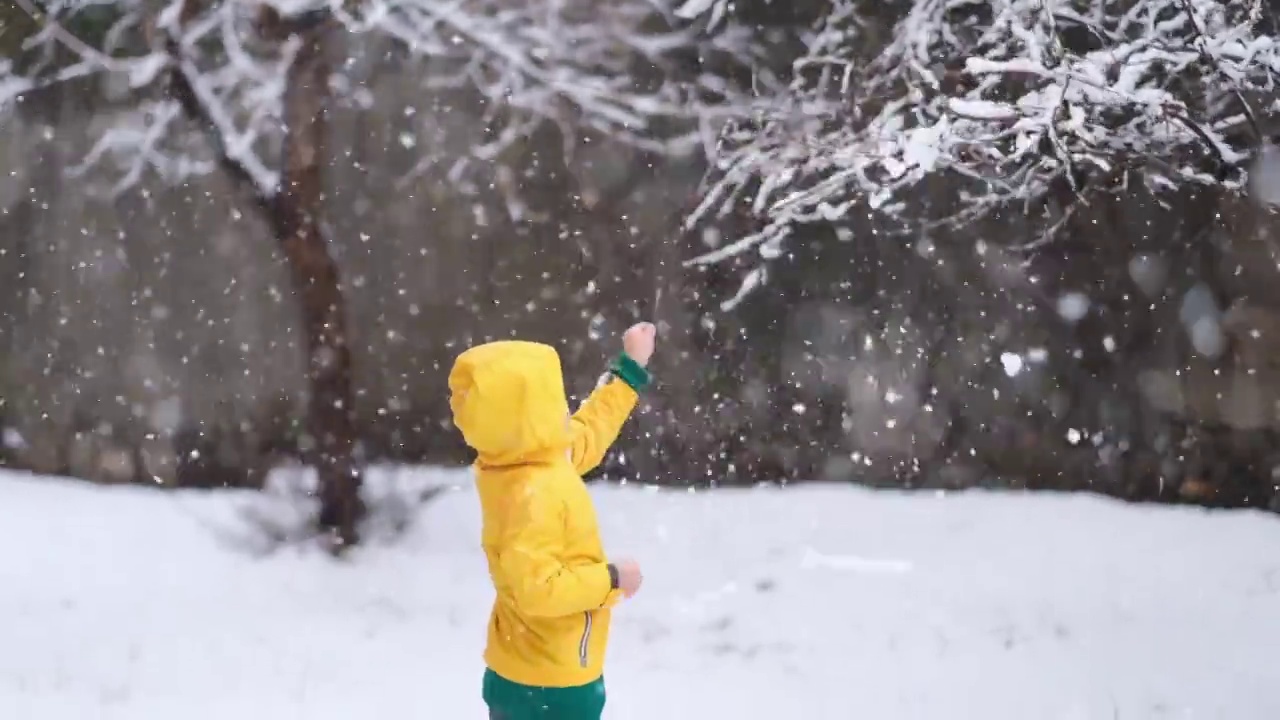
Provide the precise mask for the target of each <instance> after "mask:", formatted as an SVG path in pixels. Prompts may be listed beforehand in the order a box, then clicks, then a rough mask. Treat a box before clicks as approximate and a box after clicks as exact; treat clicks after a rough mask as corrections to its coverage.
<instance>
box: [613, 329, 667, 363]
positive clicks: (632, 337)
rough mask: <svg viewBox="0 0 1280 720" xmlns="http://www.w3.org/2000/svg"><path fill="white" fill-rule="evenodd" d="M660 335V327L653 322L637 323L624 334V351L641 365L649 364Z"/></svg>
mask: <svg viewBox="0 0 1280 720" xmlns="http://www.w3.org/2000/svg"><path fill="white" fill-rule="evenodd" d="M657 336H658V329H657V328H656V327H654V326H653V323H647V322H642V323H636V324H635V325H632V326H631V327H629V328H627V331H626V332H625V333H623V334H622V351H623V352H625V353H626V354H627V356H628V357H630V358H631V359H632V360H635V361H636V363H637V364H639V365H640V366H641V367H646V366H648V365H649V358H651V357H653V345H654V341H655V340H656V338H657Z"/></svg>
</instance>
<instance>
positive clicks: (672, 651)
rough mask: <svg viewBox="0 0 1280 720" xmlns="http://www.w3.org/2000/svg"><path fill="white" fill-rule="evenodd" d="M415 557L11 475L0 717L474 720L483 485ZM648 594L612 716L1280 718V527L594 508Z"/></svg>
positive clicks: (731, 497) (634, 505)
mask: <svg viewBox="0 0 1280 720" xmlns="http://www.w3.org/2000/svg"><path fill="white" fill-rule="evenodd" d="M422 483H428V484H429V483H447V484H452V485H457V488H456V489H454V490H451V491H449V492H447V493H445V494H444V495H443V496H441V497H439V498H438V499H437V500H435V501H434V502H432V503H430V504H428V505H427V506H425V507H424V508H422V509H421V510H419V511H417V512H416V514H415V516H414V517H415V520H416V522H415V523H414V525H413V526H412V527H411V528H410V529H409V530H408V531H407V533H406V534H405V536H404V537H403V538H402V539H401V540H399V542H398V543H396V544H391V543H380V542H377V541H376V540H375V542H374V544H373V545H372V546H371V547H368V548H367V549H364V550H362V551H360V552H359V553H356V554H355V556H354V557H353V558H352V560H351V561H350V562H345V563H335V562H333V561H331V560H328V559H327V558H325V557H324V556H323V555H321V554H320V553H318V552H316V551H314V550H304V549H301V548H298V547H291V548H286V549H283V550H281V551H279V552H276V553H273V554H269V555H256V556H255V555H254V554H253V553H251V552H249V547H248V546H247V545H246V544H245V543H244V542H243V538H244V537H246V536H247V533H249V531H248V530H247V529H246V528H247V527H248V526H247V525H246V523H245V521H244V520H243V515H242V512H241V510H240V508H241V507H242V506H245V505H251V504H252V505H261V504H262V503H264V502H266V499H265V498H262V497H261V496H253V495H247V494H230V493H222V494H205V493H196V492H191V493H171V494H162V493H156V492H149V491H145V490H139V489H105V488H97V487H91V486H87V485H82V484H77V483H71V482H66V481H60V480H53V479H40V478H29V477H25V476H20V475H0V718H14V719H15V720H18V719H21V720H70V719H74V720H116V719H126V718H127V719H128V720H172V719H173V718H182V719H183V720H201V719H204V718H209V719H210V720H212V719H217V720H226V719H228V718H244V719H248V720H258V719H261V720H286V719H290V720H291V719H294V718H297V719H299V720H301V719H302V718H306V719H307V720H338V719H342V720H349V719H350V718H430V719H431V720H437V719H438V720H468V719H471V718H477V719H478V718H482V717H483V711H482V706H481V703H480V699H479V682H480V673H481V665H480V652H481V645H482V639H483V633H484V626H485V618H486V614H487V611H488V606H489V602H490V590H489V587H488V585H487V577H486V574H485V568H484V563H483V561H482V557H481V554H480V552H479V549H478V547H477V543H478V511H477V507H476V499H475V496H474V494H473V492H472V491H471V489H470V488H469V487H468V485H467V481H466V476H465V475H463V474H460V473H456V472H451V473H446V472H442V471H425V470H418V471H405V472H400V473H384V474H383V475H382V476H381V477H380V478H379V479H378V487H381V488H384V489H385V488H387V487H393V486H399V487H402V488H408V487H412V486H415V485H421V484H422ZM595 495H596V498H597V500H598V503H599V508H600V515H601V522H602V525H603V527H604V529H605V535H606V538H605V539H606V544H607V546H608V547H610V548H611V549H612V551H613V552H614V553H616V554H633V555H635V556H636V557H638V558H640V559H642V561H643V563H644V565H645V568H646V570H647V580H646V582H647V584H646V586H645V588H644V590H643V593H642V594H641V595H640V596H638V597H637V598H636V599H635V600H633V601H631V602H630V603H629V604H627V605H625V606H623V607H622V608H621V609H620V610H619V612H618V613H617V615H616V620H615V632H614V635H613V644H612V647H611V648H610V656H609V669H608V687H609V697H610V701H609V706H608V709H607V711H606V717H607V718H610V719H612V720H653V719H654V718H666V719H668V720H685V719H688V720H707V719H717V718H724V719H725V720H755V719H757V718H759V719H766V718H767V719H769V720H776V719H778V718H805V720H822V719H826V718H830V719H832V720H856V719H861V718H869V719H870V718H874V719H877V720H890V719H891V720H907V719H916V718H919V719H921V720H926V719H927V720H963V719H967V718H973V719H974V720H1093V719H1096V720H1138V719H1139V718H1197V719H1207V718H1223V719H1229V720H1274V719H1275V718H1280V691H1277V688H1280V519H1278V518H1276V517H1274V516H1267V515H1262V514H1257V513H1246V512H1203V511H1198V510H1194V509H1187V508H1156V507H1132V506H1125V505H1122V504H1119V503H1116V502H1112V501H1108V500H1104V499H1099V498H1095V497H1087V496H1052V495H1039V496H1027V495H1003V494H991V493H984V492H971V493H960V494H949V495H945V496H944V495H936V494H932V493H929V494H924V493H921V494H904V493H884V492H882V493H873V492H870V491H866V490H859V489H854V488H849V487H830V486H827V487H798V488H790V489H785V490H778V489H754V490H742V491H718V492H714V493H696V494H694V493H686V492H678V491H665V492H651V491H648V490H645V489H641V488H627V487H597V488H596V489H595Z"/></svg>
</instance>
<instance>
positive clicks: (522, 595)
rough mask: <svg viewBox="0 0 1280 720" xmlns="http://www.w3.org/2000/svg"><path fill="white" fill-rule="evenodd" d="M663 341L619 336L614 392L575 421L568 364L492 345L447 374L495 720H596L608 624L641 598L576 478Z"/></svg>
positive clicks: (647, 335)
mask: <svg viewBox="0 0 1280 720" xmlns="http://www.w3.org/2000/svg"><path fill="white" fill-rule="evenodd" d="M654 336H655V330H654V327H653V325H651V324H649V323H641V324H639V325H636V326H634V327H632V328H631V329H629V330H627V332H626V333H625V334H624V335H623V336H622V346H623V353H622V354H621V355H620V356H619V357H618V359H617V360H616V361H615V362H614V363H613V365H612V367H611V374H612V378H611V379H609V380H608V381H607V382H605V383H604V384H602V385H601V386H599V387H598V388H596V390H595V392H593V393H592V394H591V397H589V398H587V401H586V402H584V403H583V404H582V407H581V408H579V410H578V412H576V413H574V414H573V415H570V414H569V404H568V401H567V400H566V398H565V391H564V378H563V376H562V375H561V371H560V358H559V356H558V355H557V354H556V351H555V350H554V349H553V348H551V347H549V346H547V345H541V344H538V343H530V342H518V341H507V342H493V343H487V344H485V345H479V346H477V347H474V348H471V349H470V350H467V351H466V352H464V353H463V354H462V355H460V356H459V357H458V359H457V360H456V361H455V362H454V365H453V370H452V372H450V373H449V393H450V398H449V404H450V407H451V409H452V411H453V421H454V424H455V425H457V426H458V429H460V430H461V431H462V435H463V437H464V438H465V439H466V441H467V444H468V445H470V446H471V448H472V449H473V450H475V451H476V453H477V454H478V458H477V460H476V464H475V467H476V484H477V486H478V488H479V493H480V507H481V512H482V514H483V518H484V520H483V525H484V527H483V530H482V535H483V545H484V552H485V556H486V557H487V558H488V562H489V575H490V577H491V578H492V580H493V587H494V589H495V590H496V591H497V599H496V600H495V601H494V605H493V611H492V613H491V614H490V616H489V638H488V644H487V647H486V649H485V654H484V658H485V664H486V666H487V669H486V671H485V676H484V701H485V704H486V705H488V706H489V717H490V720H534V719H535V718H537V719H541V720H599V718H600V716H601V714H602V712H603V711H604V703H605V692H604V653H605V645H606V644H607V643H608V638H609V615H610V608H612V607H613V606H614V605H615V604H617V602H618V601H619V600H620V599H621V598H624V597H626V598H629V597H631V596H632V595H634V594H635V593H636V591H637V590H639V589H640V583H641V580H642V577H641V574H640V567H639V565H637V564H636V563H635V562H633V561H625V560H624V561H619V562H617V563H610V562H608V561H607V560H606V559H605V554H604V548H603V547H601V543H600V529H599V527H598V525H597V524H596V513H595V508H594V507H593V506H592V503H591V496H590V494H589V493H588V492H587V487H586V485H584V484H583V482H582V478H581V476H582V474H583V473H586V472H588V471H590V470H591V469H592V468H594V467H595V466H596V465H598V464H599V463H600V461H601V459H603V458H604V453H605V451H606V450H608V448H609V446H610V445H611V444H613V441H614V440H616V439H617V437H618V432H619V431H620V430H621V429H622V424H623V423H624V422H625V421H626V419H627V416H628V415H630V414H631V410H632V409H633V408H635V406H636V401H637V400H638V398H639V396H638V392H639V391H641V390H643V389H644V388H645V386H646V385H648V383H649V373H648V371H647V370H646V369H645V368H646V366H647V365H648V363H649V358H650V356H652V355H653V348H654V339H655V338H654Z"/></svg>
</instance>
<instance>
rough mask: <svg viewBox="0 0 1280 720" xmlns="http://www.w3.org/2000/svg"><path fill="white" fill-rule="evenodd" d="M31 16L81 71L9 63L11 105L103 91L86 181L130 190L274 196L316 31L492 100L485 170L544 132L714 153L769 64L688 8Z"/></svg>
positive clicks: (436, 1)
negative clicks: (82, 83)
mask: <svg viewBox="0 0 1280 720" xmlns="http://www.w3.org/2000/svg"><path fill="white" fill-rule="evenodd" d="M17 1H18V2H19V3H21V4H23V6H24V7H25V8H26V9H27V10H28V12H29V13H30V14H31V15H32V16H33V18H35V19H36V21H37V23H38V24H39V25H40V27H41V28H42V30H41V31H40V32H39V34H38V35H37V36H36V37H35V38H34V39H33V40H32V41H31V42H30V43H28V48H27V52H29V53H30V54H32V55H35V54H37V53H41V52H44V53H46V54H49V55H50V56H53V55H57V54H58V53H50V52H49V51H50V50H51V49H53V48H55V47H56V48H57V49H58V50H59V53H61V54H62V55H66V54H67V53H66V51H70V54H71V55H72V56H73V57H74V59H73V60H72V61H71V62H70V65H68V66H67V67H56V68H50V67H45V68H44V69H43V70H42V71H41V72H40V73H35V74H30V73H29V74H27V75H25V76H21V75H18V74H17V73H15V72H14V71H12V69H11V67H10V66H9V65H8V64H6V65H3V66H0V108H3V107H4V105H5V104H6V102H13V101H14V100H16V99H18V98H19V97H20V95H21V93H24V92H27V91H30V90H31V89H32V88H35V87H42V86H46V85H49V84H52V83H54V82H59V81H63V80H69V79H85V78H87V79H89V80H91V81H93V82H96V83H97V87H98V88H99V89H101V90H102V91H103V92H104V94H105V95H108V96H112V97H113V99H114V100H117V102H115V104H114V105H113V106H112V107H111V108H110V110H109V111H108V112H109V113H110V116H111V118H112V120H111V122H110V123H109V124H108V125H109V126H108V127H107V128H106V129H105V130H104V131H103V132H101V133H100V134H99V135H98V136H97V137H96V143H95V145H94V147H93V149H92V151H91V152H90V153H89V154H88V157H87V158H86V159H85V162H84V163H83V164H82V166H81V168H80V169H81V170H82V171H87V170H89V169H91V168H95V167H101V166H103V165H110V166H112V167H113V168H114V169H115V170H116V172H118V173H119V175H120V179H119V182H117V183H116V186H115V189H116V191H117V192H121V191H124V190H127V189H129V188H131V187H133V186H134V185H135V184H136V183H137V182H138V181H139V180H140V179H141V178H143V177H144V176H145V175H147V174H154V175H157V176H159V177H161V178H162V179H164V180H167V181H170V182H181V181H183V180H185V179H186V178H188V177H189V176H191V175H198V174H202V173H206V172H209V171H210V170H212V169H213V168H216V167H221V168H223V169H224V170H228V171H230V172H232V174H233V175H235V176H237V177H239V178H240V179H243V180H247V181H248V182H249V183H250V184H251V186H252V187H253V188H254V189H255V191H256V192H257V194H258V195H259V197H261V198H267V197H270V196H271V195H272V194H273V193H274V192H275V191H276V185H277V183H278V168H277V167H276V165H277V164H278V154H279V152H278V148H279V145H280V142H281V139H282V134H283V131H284V128H283V123H282V120H281V116H282V104H283V99H284V94H285V84H286V77H287V70H288V68H289V66H290V63H291V62H292V61H293V58H294V55H295V53H296V51H297V48H298V43H297V36H298V34H299V30H298V26H299V25H300V24H302V23H304V22H308V21H309V20H310V19H318V20H320V21H323V22H335V21H336V22H340V23H342V24H343V25H345V27H346V29H347V30H348V31H350V32H351V33H353V34H378V35H383V36H389V37H391V38H394V39H395V40H396V41H397V42H398V43H399V44H401V45H402V46H403V47H405V48H406V49H408V50H409V51H410V52H411V53H413V54H415V55H417V56H418V57H419V58H421V59H422V60H423V61H424V62H422V63H421V68H422V70H423V74H424V77H425V78H426V79H425V81H424V84H425V86H426V89H427V90H428V91H430V90H431V89H433V88H434V89H450V88H463V89H467V90H472V91H476V92H478V93H479V96H480V97H482V98H483V99H484V100H485V101H486V107H488V108H489V109H490V112H491V115H492V117H488V118H485V121H486V123H487V125H488V126H489V127H491V128H492V129H493V137H494V138H496V139H495V140H493V141H492V142H490V143H488V144H487V145H485V146H481V147H478V148H474V149H473V155H474V156H475V157H477V158H479V159H482V160H489V159H493V158H494V157H496V156H497V155H498V153H500V152H501V151H502V149H503V148H504V147H505V146H506V145H507V144H509V143H511V142H513V141H515V140H517V139H519V138H521V137H525V136H527V135H528V133H529V131H530V129H531V128H532V127H533V126H535V125H536V124H538V123H540V122H545V121H551V122H555V123H559V124H560V125H561V126H562V127H563V128H564V129H565V130H566V133H565V134H566V137H578V136H580V135H581V134H582V133H584V132H585V133H598V134H602V135H604V136H607V137H610V138H613V139H616V140H620V141H623V142H625V143H629V144H632V145H634V146H637V147H639V148H642V149H645V150H648V151H652V152H664V153H688V152H693V151H697V150H699V149H706V148H710V147H711V146H712V145H713V144H714V139H715V137H716V136H717V135H718V134H719V132H720V129H721V126H722V125H723V123H724V122H725V121H726V120H727V119H729V118H731V117H734V116H736V115H739V114H741V113H742V111H743V108H744V107H746V106H748V105H749V104H750V103H751V102H752V100H751V98H750V97H749V96H748V95H746V94H739V93H738V92H737V91H736V90H735V85H734V83H733V82H731V81H730V80H729V79H727V77H726V74H727V72H728V71H729V70H730V69H734V70H742V69H744V68H748V67H750V66H751V65H752V64H753V63H755V62H756V61H757V60H758V59H759V57H758V54H757V53H758V50H757V48H758V44H757V43H756V38H755V35H754V33H752V32H750V31H749V30H748V29H746V28H742V27H738V26H734V25H732V24H729V23H724V22H721V23H719V24H718V26H717V27H716V29H715V30H714V31H712V30H711V29H710V28H709V27H708V26H707V24H706V23H700V22H696V21H691V20H687V19H684V18H682V17H680V16H679V15H677V14H676V12H675V11H676V10H677V9H679V8H678V7H677V5H678V4H680V3H677V2H675V0H617V1H616V2H610V3H598V2H595V0H539V1H538V2H521V1H518V0H360V1H359V2H353V1H351V0H50V1H48V2H45V3H44V4H43V6H42V7H37V6H36V5H35V4H34V3H35V0H17ZM264 8H266V9H269V10H270V12H264ZM264 18H274V21H273V22H266V21H264ZM86 29H88V31H86ZM89 38H92V39H89ZM761 78H762V80H761V81H762V82H763V83H766V84H767V82H768V80H769V78H768V76H767V75H761ZM122 91H123V93H122ZM122 94H125V95H128V96H129V97H130V101H129V102H127V103H126V102H118V100H119V99H120V96H121V95H122ZM193 130H194V132H193Z"/></svg>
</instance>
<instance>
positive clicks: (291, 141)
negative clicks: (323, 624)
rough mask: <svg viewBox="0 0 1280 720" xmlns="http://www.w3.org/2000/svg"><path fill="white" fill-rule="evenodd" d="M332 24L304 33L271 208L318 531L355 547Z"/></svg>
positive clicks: (357, 514)
mask: <svg viewBox="0 0 1280 720" xmlns="http://www.w3.org/2000/svg"><path fill="white" fill-rule="evenodd" d="M333 33H334V28H333V25H332V24H331V23H323V24H321V25H320V26H319V27H316V28H313V29H310V30H308V31H307V32H306V34H305V35H303V40H304V42H303V45H302V48H301V49H300V50H299V52H298V55H297V57H296V58H295V60H294V62H293V65H292V66H291V67H290V68H289V73H288V81H287V85H286V90H285V98H284V121H285V125H286V131H285V138H284V145H283V157H282V159H281V160H282V162H281V175H280V189H279V191H278V192H277V193H276V196H275V198H274V201H273V203H272V205H271V207H270V215H271V222H272V227H273V230H274V231H275V236H276V240H277V242H279V243H280V247H281V249H282V250H283V252H284V256H285V259H286V261H287V262H288V265H289V271H290V275H291V277H292V279H293V285H294V291H295V292H296V293H298V295H299V299H300V301H301V302H300V306H301V310H302V320H303V326H304V327H303V331H304V335H305V339H306V348H307V389H308V395H309V397H308V402H307V410H306V414H307V418H306V427H307V435H309V437H310V443H309V446H310V447H309V450H310V455H311V457H312V458H313V459H312V461H311V462H313V463H314V465H315V468H316V474H317V476H318V480H319V494H320V516H319V526H320V529H321V530H324V531H328V532H331V533H333V535H334V540H335V545H334V550H335V551H336V552H340V551H341V550H342V549H343V548H346V547H349V546H351V545H353V544H355V543H356V542H357V540H358V536H357V532H356V529H357V528H356V526H357V523H358V522H359V520H360V518H361V515H362V514H363V512H364V506H363V504H362V503H361V501H360V468H359V467H358V465H357V462H356V459H355V453H354V451H355V441H356V428H355V422H354V418H353V412H354V399H355V393H354V390H353V387H352V377H351V348H350V346H349V344H348V337H347V319H346V316H345V311H346V298H345V297H344V295H343V287H342V283H341V280H340V278H339V273H338V264H337V262H336V261H335V260H334V257H333V255H332V254H331V253H330V248H329V242H328V238H327V237H326V236H325V234H324V229H323V226H322V224H321V221H320V218H321V212H322V210H323V204H324V185H323V180H324V165H323V164H324V162H325V159H326V157H327V153H326V141H327V134H328V117H327V112H328V104H329V96H330V90H329V73H330V68H329V63H328V59H327V57H326V47H327V45H328V44H329V42H330V39H331V38H332V37H333Z"/></svg>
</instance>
